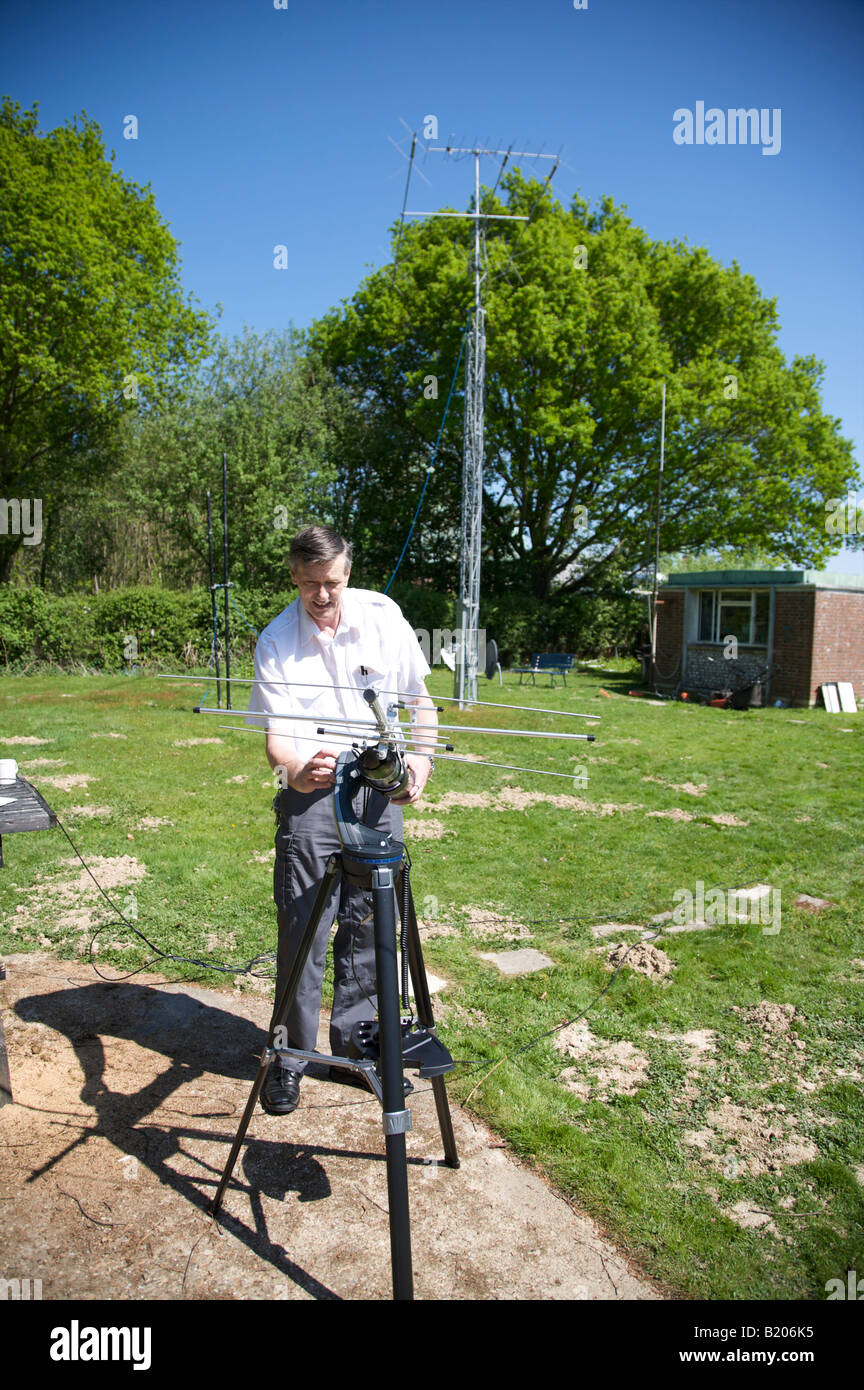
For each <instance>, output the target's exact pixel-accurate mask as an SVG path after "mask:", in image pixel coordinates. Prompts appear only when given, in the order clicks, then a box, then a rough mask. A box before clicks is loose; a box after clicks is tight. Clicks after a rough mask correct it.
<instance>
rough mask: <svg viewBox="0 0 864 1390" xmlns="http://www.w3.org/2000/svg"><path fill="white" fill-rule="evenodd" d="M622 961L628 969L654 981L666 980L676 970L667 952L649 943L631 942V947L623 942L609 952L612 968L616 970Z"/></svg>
mask: <svg viewBox="0 0 864 1390" xmlns="http://www.w3.org/2000/svg"><path fill="white" fill-rule="evenodd" d="M622 961H623V962H624V965H625V966H626V967H627V969H629V970H635V972H636V974H637V975H645V976H646V977H647V978H648V979H649V980H654V981H660V980H664V979H665V978H666V976H667V975H671V973H672V971H673V970H674V969H675V962H674V961H672V960H670V959H669V957H668V956H667V954H666V952H665V951H661V950H658V948H657V947H656V946H651V945H649V944H648V942H647V941H639V942H631V944H630V945H629V946H628V945H627V943H626V942H624V941H622V942H621V943H620V944H619V945H617V946H613V947H612V949H611V950H610V952H609V966H610V968H611V969H613V970H614V968H615V966H616V965H620V964H621V962H622Z"/></svg>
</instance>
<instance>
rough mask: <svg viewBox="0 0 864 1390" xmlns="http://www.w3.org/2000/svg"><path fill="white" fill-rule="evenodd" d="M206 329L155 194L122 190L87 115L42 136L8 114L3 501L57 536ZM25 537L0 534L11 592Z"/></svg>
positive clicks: (197, 355)
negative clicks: (37, 507) (34, 509)
mask: <svg viewBox="0 0 864 1390" xmlns="http://www.w3.org/2000/svg"><path fill="white" fill-rule="evenodd" d="M208 337H209V320H208V318H207V317H206V316H205V315H204V314H203V313H201V312H199V311H198V310H196V309H195V308H194V307H193V305H192V304H191V303H190V302H189V301H188V299H187V297H186V296H185V295H184V294H183V291H182V289H181V285H180V280H179V270H178V258H177V245H176V242H175V241H174V238H173V237H172V236H171V233H170V232H169V230H168V228H167V226H166V225H165V223H164V222H163V221H162V219H161V217H160V215H159V213H158V211H157V208H156V205H155V202H154V199H153V195H152V193H151V192H150V190H149V189H148V188H142V187H140V186H139V185H137V184H135V183H131V182H128V181H127V180H125V179H123V177H122V176H121V174H120V173H119V172H118V171H117V170H115V169H114V167H113V155H112V157H111V159H109V158H107V157H106V154H105V149H104V146H103V143H102V138H101V134H100V132H99V128H98V126H96V125H95V124H94V123H93V122H92V121H90V120H89V119H88V118H87V117H86V115H84V116H82V118H81V121H80V124H79V121H78V119H77V118H76V119H75V120H73V121H72V122H70V123H68V124H67V125H65V126H63V127H61V128H60V129H57V130H54V131H51V132H50V133H49V134H42V133H40V131H39V129H38V111H37V108H36V107H34V108H33V109H32V110H30V111H22V110H21V108H20V107H19V106H18V105H17V104H16V103H14V102H12V101H10V100H9V99H8V98H6V99H4V101H3V105H2V109H0V496H2V497H4V498H7V499H8V498H12V497H15V498H24V497H29V498H39V499H41V501H42V505H43V517H44V525H45V527H46V529H47V531H48V533H49V534H50V529H51V526H52V524H53V519H55V518H56V517H57V516H58V514H59V512H60V511H61V509H62V507H63V506H64V503H66V502H68V499H69V498H71V497H72V496H73V495H74V493H75V491H76V489H77V490H80V488H81V487H82V485H83V484H85V483H86V484H91V483H93V482H95V481H96V480H98V478H100V477H101V476H103V475H104V474H105V473H106V472H108V471H109V470H110V469H111V467H112V463H113V458H114V449H115V444H116V434H117V430H118V428H119V426H120V422H121V420H122V417H123V414H124V412H129V411H130V410H134V409H136V402H137V404H138V405H140V404H141V403H142V402H145V401H146V402H149V403H150V405H151V406H152V405H154V404H156V403H158V402H159V400H160V399H161V398H163V397H164V395H165V394H166V392H169V391H170V390H171V389H172V386H173V385H174V384H176V381H177V379H178V377H180V376H182V373H183V372H184V370H186V369H188V368H189V367H191V366H192V365H194V364H195V363H196V362H198V361H200V360H201V358H202V357H203V355H204V353H205V351H206V348H207V343H208ZM21 540H22V538H21V537H20V536H14V535H3V534H0V579H2V578H4V577H5V576H6V575H7V574H8V571H9V567H10V564H11V561H12V558H13V556H14V554H15V551H16V549H17V548H18V546H19V545H20V544H21Z"/></svg>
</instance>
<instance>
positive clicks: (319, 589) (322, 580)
mask: <svg viewBox="0 0 864 1390" xmlns="http://www.w3.org/2000/svg"><path fill="white" fill-rule="evenodd" d="M350 573H351V566H350V565H347V564H346V563H345V554H344V551H343V553H342V554H341V555H337V556H336V558H335V559H334V560H324V561H323V562H322V563H321V564H319V565H303V564H299V565H297V566H296V567H295V568H293V569H292V570H291V578H292V579H293V580H294V583H295V584H296V585H297V588H298V589H299V590H300V602H301V603H302V604H303V607H304V608H305V609H306V612H307V613H308V614H309V617H310V618H311V619H312V621H313V622H315V623H317V624H318V626H319V627H321V628H325V627H334V626H335V624H336V621H337V619H338V617H339V609H340V606H341V602H342V590H343V589H344V588H345V585H346V584H347V583H348V576H349V574H350Z"/></svg>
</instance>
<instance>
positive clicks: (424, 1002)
mask: <svg viewBox="0 0 864 1390" xmlns="http://www.w3.org/2000/svg"><path fill="white" fill-rule="evenodd" d="M404 875H405V870H404V868H403V870H402V879H401V880H400V883H399V888H400V896H399V901H400V903H401V904H402V910H403V912H404V920H403V922H402V930H403V932H404V933H405V940H406V945H407V949H408V968H409V970H410V971H411V983H412V984H413V986H414V1003H415V1004H416V1006H417V1017H418V1019H419V1020H420V1022H421V1023H422V1024H423V1026H424V1028H433V1027H434V1026H435V1018H434V1015H433V1013H432V998H431V996H430V994H429V982H428V980H427V979H426V966H425V964H424V961H423V949H422V947H421V945H420V928H419V927H418V925H417V913H416V912H415V910H414V896H413V894H412V892H411V883H410V879H409V881H408V884H407V893H406V884H405V878H404ZM432 1094H433V1096H434V1097H435V1109H436V1111H437V1112H438V1128H439V1129H440V1131H441V1142H442V1144H443V1145H444V1161H445V1163H446V1164H447V1166H448V1168H458V1167H459V1155H458V1153H457V1152H456V1135H455V1134H454V1133H453V1117H452V1115H451V1114H450V1102H449V1100H448V1098H447V1087H446V1085H445V1084H444V1077H443V1076H433V1077H432Z"/></svg>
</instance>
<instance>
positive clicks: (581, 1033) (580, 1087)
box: [553, 1019, 648, 1102]
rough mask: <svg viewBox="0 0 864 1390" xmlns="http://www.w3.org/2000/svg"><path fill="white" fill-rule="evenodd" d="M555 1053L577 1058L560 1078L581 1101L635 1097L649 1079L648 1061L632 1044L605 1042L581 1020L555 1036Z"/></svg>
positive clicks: (605, 1100)
mask: <svg viewBox="0 0 864 1390" xmlns="http://www.w3.org/2000/svg"><path fill="white" fill-rule="evenodd" d="M553 1043H554V1046H555V1048H556V1051H558V1052H562V1053H563V1054H564V1055H565V1056H567V1057H575V1058H578V1059H579V1060H580V1062H581V1065H580V1066H577V1067H565V1068H564V1070H563V1071H562V1072H561V1076H560V1079H561V1081H562V1082H563V1083H564V1085H565V1086H566V1087H567V1089H568V1091H572V1092H573V1093H574V1095H577V1096H579V1098H580V1100H586V1101H587V1100H599V1101H604V1102H609V1101H611V1100H613V1099H614V1098H615V1096H634V1095H635V1094H636V1092H637V1091H638V1090H639V1087H640V1086H642V1085H644V1084H645V1081H646V1080H647V1076H648V1058H647V1057H646V1056H645V1053H644V1052H640V1051H639V1049H638V1048H637V1047H635V1046H634V1045H633V1043H631V1042H626V1041H622V1042H607V1041H606V1039H605V1038H598V1037H595V1035H594V1034H593V1033H592V1032H591V1029H590V1028H589V1027H588V1025H587V1023H586V1022H585V1020H584V1019H579V1020H578V1022H576V1023H571V1024H570V1025H569V1026H568V1027H567V1028H562V1029H561V1031H560V1032H558V1033H556V1034H554V1037H553Z"/></svg>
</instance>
